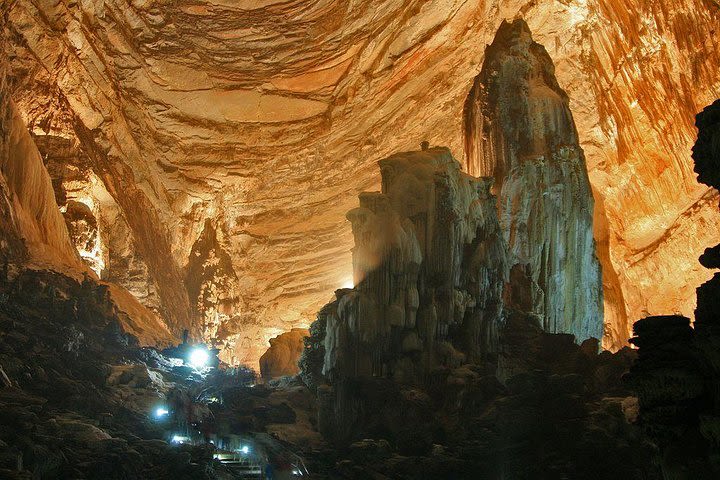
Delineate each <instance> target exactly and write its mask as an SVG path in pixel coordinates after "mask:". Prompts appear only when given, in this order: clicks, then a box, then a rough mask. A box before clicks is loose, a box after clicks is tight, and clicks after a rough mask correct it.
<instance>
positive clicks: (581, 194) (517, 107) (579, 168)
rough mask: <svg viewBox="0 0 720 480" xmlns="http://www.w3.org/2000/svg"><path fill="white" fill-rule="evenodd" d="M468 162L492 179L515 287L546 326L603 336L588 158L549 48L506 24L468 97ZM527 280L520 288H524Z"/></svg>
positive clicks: (521, 25) (518, 25) (524, 29)
mask: <svg viewBox="0 0 720 480" xmlns="http://www.w3.org/2000/svg"><path fill="white" fill-rule="evenodd" d="M465 145H466V153H467V160H466V162H467V169H468V171H469V172H470V173H471V174H474V175H484V176H491V177H494V178H495V185H494V191H495V192H497V195H498V209H499V212H500V225H501V228H502V231H503V234H504V236H505V240H506V241H507V243H508V252H509V257H508V265H509V268H510V271H511V277H512V278H514V279H515V280H514V281H512V282H511V285H510V288H511V290H512V293H511V294H510V295H511V296H514V297H523V298H526V299H527V300H528V302H527V304H526V305H524V307H523V308H525V309H526V310H527V313H530V314H533V315H535V316H537V317H538V319H539V321H540V324H541V326H542V327H543V329H544V330H546V331H548V332H553V333H571V334H573V335H575V337H576V339H577V340H578V341H582V340H585V339H587V338H591V337H594V338H598V339H601V338H602V336H603V325H602V321H603V303H602V280H601V273H600V266H599V264H598V260H597V257H596V255H595V242H594V240H593V228H592V225H593V196H592V191H591V189H590V183H589V180H588V174H587V167H586V165H585V157H584V155H583V151H582V148H581V147H580V144H579V140H578V135H577V131H576V129H575V124H574V122H573V117H572V114H571V113H570V108H569V105H568V96H567V94H566V93H565V92H564V91H563V90H562V89H561V88H560V86H559V85H558V83H557V80H556V79H555V75H554V66H553V63H552V60H551V59H550V56H549V55H548V53H547V52H546V51H545V49H544V48H543V47H542V46H541V45H540V44H538V43H536V42H534V41H533V39H532V36H531V34H530V30H529V28H528V26H527V24H526V23H525V22H524V21H523V20H516V21H514V22H512V23H506V22H505V23H503V24H502V25H501V26H500V29H499V30H498V33H497V35H496V37H495V40H494V41H493V43H492V45H490V46H489V47H488V48H487V50H486V52H485V61H484V63H483V67H482V71H481V72H480V74H479V75H478V76H477V77H476V79H475V82H474V84H473V88H472V91H471V92H470V95H469V96H468V99H467V102H466V104H465ZM518 288H519V289H522V291H521V292H517V291H516V290H517V289H518Z"/></svg>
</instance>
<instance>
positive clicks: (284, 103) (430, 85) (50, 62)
mask: <svg viewBox="0 0 720 480" xmlns="http://www.w3.org/2000/svg"><path fill="white" fill-rule="evenodd" d="M4 5H7V6H8V10H7V12H5V13H7V18H8V21H9V24H8V28H9V30H10V34H9V35H8V43H9V47H10V51H9V55H8V56H7V57H6V59H7V60H9V61H11V62H12V63H13V73H12V75H13V82H12V83H13V84H12V88H11V92H10V93H11V94H12V96H13V99H14V101H15V103H16V105H17V106H18V110H19V111H20V113H21V116H22V117H23V119H24V121H25V122H26V124H27V125H28V128H29V129H30V130H31V131H32V132H33V135H35V136H36V138H37V137H40V136H46V135H53V136H63V137H64V138H68V139H71V140H72V141H73V142H76V143H77V144H78V145H80V146H81V147H82V148H83V149H85V150H86V154H87V155H88V156H91V157H93V160H92V163H93V166H94V169H95V174H96V176H97V178H98V179H100V182H101V183H102V184H104V186H105V187H106V190H107V192H108V193H109V195H110V196H111V197H114V198H113V201H114V202H115V203H116V205H117V206H118V209H119V210H121V212H122V214H123V215H124V216H125V217H126V218H127V221H128V223H129V225H128V228H127V231H126V233H127V234H126V235H123V236H124V237H125V238H126V241H127V242H128V243H131V244H132V248H130V249H129V250H134V251H136V252H137V255H132V256H127V255H122V257H123V259H130V258H131V259H132V261H128V262H120V261H118V262H115V263H114V264H115V265H117V266H118V267H120V266H122V265H125V264H127V265H128V267H127V268H128V272H129V273H127V274H124V272H117V273H116V274H113V275H115V276H114V277H113V278H117V279H120V280H122V278H123V277H124V276H126V277H127V281H126V283H127V284H128V285H132V286H133V291H134V292H137V293H138V294H140V295H142V296H143V301H145V300H147V301H148V302H151V303H152V304H153V306H154V305H157V304H158V303H160V302H162V303H163V304H164V307H163V308H164V309H165V310H166V311H167V314H166V315H167V317H168V318H169V319H170V321H171V322H172V323H174V324H177V325H186V324H187V323H188V322H189V321H190V319H189V318H185V316H184V315H183V313H182V312H187V311H191V310H192V303H191V301H190V300H189V299H187V298H185V289H184V288H182V285H183V280H184V278H185V270H184V268H185V267H186V265H187V264H188V262H189V253H190V251H191V249H192V245H193V244H194V243H195V242H196V240H197V239H198V238H199V236H200V234H201V232H202V229H203V226H204V223H205V220H207V219H210V220H212V222H213V225H216V226H217V227H218V228H219V229H221V230H223V231H225V232H226V233H227V237H228V238H232V241H231V242H228V250H227V251H228V254H229V255H230V258H231V259H232V262H233V269H234V270H235V271H236V272H237V274H238V276H239V277H240V278H241V284H242V285H241V292H242V297H243V301H244V308H243V312H242V314H241V315H242V316H241V320H240V322H241V325H238V326H237V327H236V326H235V325H229V326H227V327H228V328H225V329H222V331H225V332H228V335H230V336H234V337H237V338H238V339H239V340H238V342H237V347H236V349H235V351H234V352H229V355H236V356H237V357H238V358H241V359H243V361H248V362H251V363H256V362H257V359H258V358H259V357H260V355H261V354H262V353H263V351H264V347H265V346H266V345H267V340H268V339H269V338H271V337H273V336H275V335H276V334H277V332H278V331H279V330H281V331H286V330H289V329H290V328H292V327H296V326H307V323H309V321H310V319H311V318H312V315H313V314H314V312H316V311H317V309H318V308H319V307H320V306H321V305H322V304H323V303H324V302H325V301H326V300H327V298H326V295H327V292H328V291H330V290H333V289H335V288H338V287H340V286H341V285H342V284H343V283H345V282H346V281H347V277H348V276H349V274H350V272H349V268H347V265H349V264H350V263H349V260H350V254H349V252H348V249H349V247H350V245H351V244H352V236H351V233H350V230H349V228H347V226H346V225H345V224H344V223H343V222H341V221H338V219H339V218H342V215H344V213H345V212H346V211H347V210H348V209H349V208H350V207H351V205H353V204H354V202H355V198H356V195H357V192H358V191H362V190H367V189H374V188H377V182H378V176H377V172H376V170H375V167H374V166H375V162H376V161H377V160H379V159H380V158H384V157H386V156H388V155H390V154H391V153H392V152H397V151H404V150H408V149H410V148H413V145H415V144H416V143H417V142H418V140H421V139H427V140H429V141H431V142H433V143H436V144H437V143H439V142H442V143H443V144H446V145H449V146H450V148H451V150H452V151H453V152H455V154H456V156H457V157H458V158H461V157H462V152H463V142H462V129H461V123H462V109H463V103H464V101H465V99H466V97H467V93H468V89H469V88H470V85H471V84H472V82H473V78H474V77H475V76H476V75H477V74H478V72H479V70H480V64H481V63H482V61H483V47H484V46H485V44H487V43H490V42H491V41H492V39H493V36H494V35H495V33H496V31H497V29H498V26H499V25H500V24H501V23H502V21H503V20H504V19H511V18H515V17H522V18H524V19H525V20H526V21H527V22H528V25H529V26H530V29H531V30H532V32H533V35H534V37H535V39H536V40H537V41H538V42H539V43H541V44H543V45H545V47H546V48H547V49H548V53H549V54H550V55H551V57H552V58H553V59H554V61H555V65H556V76H557V79H558V83H559V84H560V85H561V86H562V88H563V89H564V90H565V91H566V92H567V93H568V95H569V96H570V98H571V102H572V110H573V114H574V117H575V122H576V124H577V128H578V131H579V134H580V138H579V140H580V145H581V146H582V148H583V149H584V151H585V154H586V157H587V161H588V169H589V171H590V180H591V183H592V185H593V188H594V189H595V193H596V195H595V197H596V206H598V205H601V206H602V207H603V208H602V209H601V208H600V207H598V208H597V210H598V212H597V216H598V217H599V218H601V219H602V222H603V223H605V224H606V225H607V235H605V237H604V238H605V241H606V243H605V245H606V251H607V255H603V256H602V258H601V261H602V262H603V266H604V270H605V272H610V271H611V270H614V271H615V272H616V273H617V276H618V278H617V281H614V280H613V282H612V285H615V287H614V288H616V289H617V290H618V292H619V294H617V295H614V296H613V297H612V298H615V299H616V300H613V302H615V304H614V305H612V306H611V307H608V308H606V312H612V311H617V314H616V315H614V316H613V317H612V318H613V320H611V321H612V322H617V323H618V325H617V326H615V327H614V331H616V332H618V333H617V334H616V335H615V338H618V339H620V341H621V342H623V343H624V341H625V339H623V337H626V336H627V332H628V325H627V324H625V323H624V322H625V320H624V319H625V318H626V316H624V315H623V314H622V312H627V317H628V318H639V317H640V316H641V315H642V312H643V311H647V312H648V313H650V314H654V313H661V312H666V311H671V310H674V309H678V310H680V311H682V313H683V314H685V315H690V314H691V311H692V309H693V304H694V288H695V287H696V286H697V285H698V284H700V283H702V282H703V281H705V280H707V278H708V274H707V271H705V270H704V269H702V268H700V267H699V266H696V265H695V262H694V259H695V258H696V257H697V255H698V254H699V253H701V252H702V249H703V248H705V246H707V245H708V244H709V239H710V238H713V237H715V236H717V234H718V225H719V224H720V221H719V220H720V215H719V214H718V213H717V209H716V208H715V204H716V203H717V197H716V196H715V194H709V189H708V188H706V187H704V186H700V185H698V184H697V183H696V182H695V181H694V178H693V175H692V169H691V164H690V161H689V158H687V155H686V151H687V150H688V149H689V147H690V146H691V144H692V141H693V136H694V128H693V124H692V116H693V115H694V114H695V113H696V110H697V108H698V107H697V106H698V105H704V104H707V103H709V102H710V101H711V99H714V98H716V97H717V96H718V94H720V84H719V83H718V77H717V69H718V65H720V53H719V49H718V48H717V44H716V42H714V37H713V36H712V34H711V33H709V32H711V31H713V30H716V28H717V24H718V21H719V17H718V15H719V13H718V10H717V9H716V8H714V7H712V2H709V1H708V0H668V1H665V2H663V7H662V8H658V7H657V5H656V3H654V2H647V1H643V0H631V1H627V2H620V1H609V0H588V1H584V2H552V1H550V0H538V1H535V2H531V3H528V2H524V1H518V0H508V1H504V2H499V3H498V2H462V1H459V0H452V1H447V2H424V3H423V2H419V1H416V0H382V1H380V2H377V1H372V2H371V1H359V2H352V3H351V4H345V3H343V2H335V3H332V2H331V3H328V2H310V3H307V2H279V1H275V0H271V1H263V2H254V3H253V2H247V1H241V2H226V1H224V2H218V1H213V2H209V1H197V2H194V3H192V2H186V1H183V2H173V3H172V4H166V3H163V2H131V1H127V0H105V1H103V2H95V1H84V2H70V3H67V2H59V3H58V2H33V1H30V0H15V1H12V2H10V3H8V2H5V3H4ZM4 60H5V59H4ZM657 99H663V102H658V101H657ZM418 105H422V106H423V108H418ZM38 143H39V142H38ZM101 210H102V207H101ZM113 217H114V215H113ZM596 223H600V222H599V221H598V222H596ZM112 231H113V230H112V229H111V232H112ZM101 232H102V222H101ZM105 238H107V237H105ZM108 249H109V252H110V256H111V257H112V255H113V254H112V251H113V249H112V248H110V247H108ZM124 253H125V252H124ZM278 259H281V260H278ZM141 260H142V261H141ZM141 263H144V265H145V266H142V265H141ZM109 264H110V265H111V266H112V265H113V262H112V259H111V262H110V263H109ZM611 265H612V266H614V267H615V268H614V269H613V268H611V267H610V266H611ZM141 270H147V276H149V277H151V279H150V280H146V281H145V282H144V285H141V282H140V281H139V279H138V272H140V271H141ZM289 272H302V275H295V274H292V273H289ZM143 274H144V273H143ZM644 282H647V284H648V285H652V286H653V288H646V287H647V285H644ZM152 285H154V286H153V287H152V288H149V286H152ZM152 289H155V290H156V293H153V292H152V291H149V290H152ZM610 298H611V297H610V296H606V300H608V299H610ZM178 328H179V329H182V328H183V327H182V326H180V327H178ZM622 332H625V333H624V334H623V333H622ZM619 346H620V345H615V347H619Z"/></svg>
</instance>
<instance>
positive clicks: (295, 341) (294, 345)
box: [260, 328, 310, 379]
mask: <svg viewBox="0 0 720 480" xmlns="http://www.w3.org/2000/svg"><path fill="white" fill-rule="evenodd" d="M309 334H310V332H309V331H308V330H307V329H305V328H293V329H292V330H290V331H289V332H285V333H282V334H280V335H278V336H277V337H275V338H271V339H270V348H268V349H267V351H266V352H265V353H263V355H262V357H260V375H262V377H263V378H265V379H271V378H279V377H283V376H288V375H297V374H298V372H299V371H300V367H298V361H299V360H300V354H302V352H303V350H304V349H305V343H304V340H305V337H307V336H308V335H309Z"/></svg>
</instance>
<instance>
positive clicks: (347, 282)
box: [342, 278, 355, 288]
mask: <svg viewBox="0 0 720 480" xmlns="http://www.w3.org/2000/svg"><path fill="white" fill-rule="evenodd" d="M342 288H355V283H354V282H353V279H352V278H350V279H348V280H345V283H343V284H342Z"/></svg>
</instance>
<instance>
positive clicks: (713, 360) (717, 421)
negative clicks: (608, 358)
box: [627, 100, 720, 480]
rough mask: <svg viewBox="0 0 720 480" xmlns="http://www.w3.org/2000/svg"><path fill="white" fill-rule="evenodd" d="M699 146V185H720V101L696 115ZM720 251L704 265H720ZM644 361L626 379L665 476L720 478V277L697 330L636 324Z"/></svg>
mask: <svg viewBox="0 0 720 480" xmlns="http://www.w3.org/2000/svg"><path fill="white" fill-rule="evenodd" d="M696 125H697V128H698V137H697V141H696V143H695V146H694V148H693V155H692V156H693V159H694V161H695V172H696V173H697V174H698V181H699V182H702V183H704V184H706V185H709V186H711V187H713V188H720V100H718V101H716V102H715V103H713V104H712V105H710V106H709V107H707V108H705V109H704V110H703V111H702V112H701V113H700V114H698V115H697V119H696ZM718 251H720V246H715V247H709V248H707V249H706V250H705V252H704V254H703V255H702V256H701V257H700V263H701V264H702V265H703V266H705V267H707V268H709V269H712V270H716V269H718V268H720V258H719V256H718ZM633 331H634V333H635V337H633V338H632V339H631V342H632V343H633V344H635V345H636V346H637V347H638V349H639V352H638V359H637V361H636V362H635V364H634V365H633V366H632V368H631V370H630V374H629V375H628V377H627V378H628V380H629V383H630V384H631V385H632V386H633V387H634V388H635V389H636V391H637V393H638V397H639V406H640V411H639V420H640V424H641V425H642V426H643V427H644V429H645V431H646V433H647V434H648V435H649V436H650V437H651V438H652V439H653V441H654V442H656V444H657V445H658V448H659V458H658V463H659V464H660V465H661V467H662V470H663V474H664V478H667V479H669V480H681V479H685V478H700V479H706V478H707V479H710V478H717V477H718V475H720V462H719V461H718V458H719V457H718V455H719V454H720V448H718V445H720V354H719V353H718V352H719V350H718V345H720V273H718V272H715V273H714V274H713V277H712V278H711V279H710V280H709V281H707V282H705V283H704V284H703V285H701V286H700V287H699V288H698V289H697V308H696V310H695V322H694V328H691V326H690V319H689V318H687V317H684V316H680V315H668V316H652V317H647V318H644V319H642V320H639V321H637V322H635V324H634V326H633Z"/></svg>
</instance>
